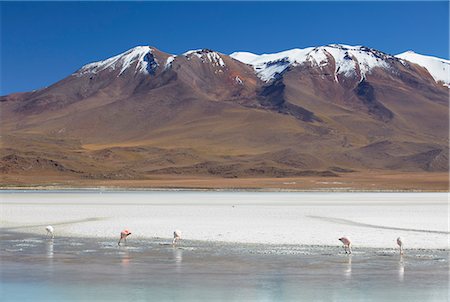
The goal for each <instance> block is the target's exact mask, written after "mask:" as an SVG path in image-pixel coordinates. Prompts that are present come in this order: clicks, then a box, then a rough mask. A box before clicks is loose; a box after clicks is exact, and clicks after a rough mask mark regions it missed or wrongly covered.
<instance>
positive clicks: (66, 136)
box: [0, 44, 449, 179]
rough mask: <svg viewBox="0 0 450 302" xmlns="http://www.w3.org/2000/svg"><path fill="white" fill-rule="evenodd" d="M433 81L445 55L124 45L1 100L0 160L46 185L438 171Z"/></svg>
mask: <svg viewBox="0 0 450 302" xmlns="http://www.w3.org/2000/svg"><path fill="white" fill-rule="evenodd" d="M421 66H422V67H421ZM447 73H448V61H447V60H442V59H437V58H430V57H426V56H421V55H417V54H412V53H406V54H401V55H399V56H398V57H397V56H392V55H389V54H386V53H383V52H381V51H378V50H375V49H371V48H367V47H364V46H347V45H334V44H333V45H327V46H320V47H311V48H305V49H293V50H288V51H283V52H280V53H275V54H264V55H256V54H252V53H248V52H238V53H233V54H232V55H231V56H228V55H226V54H223V53H220V52H217V51H214V50H210V49H199V50H191V51H187V52H185V53H182V54H169V53H165V52H162V51H160V50H158V49H156V48H155V47H150V46H138V47H135V48H132V49H130V50H128V51H125V52H123V53H121V54H118V55H116V56H113V57H111V58H108V59H105V60H102V61H99V62H94V63H90V64H87V65H84V66H83V67H81V68H80V69H79V70H78V71H76V72H74V73H73V74H71V75H69V76H68V77H66V78H64V79H62V80H61V81H59V82H57V83H55V84H53V85H51V86H49V87H45V88H43V89H40V90H36V91H32V92H26V93H19V94H12V95H8V96H3V97H1V98H0V112H1V119H0V127H1V129H2V132H3V133H4V135H3V134H2V143H4V144H3V145H4V146H5V147H0V152H1V153H2V154H4V155H2V156H3V157H0V164H1V166H3V167H6V168H3V170H2V171H7V173H10V174H11V175H13V174H14V173H16V174H18V175H20V174H21V173H30V171H29V169H30V168H29V167H34V168H33V169H34V170H33V171H34V172H35V173H36V175H42V174H45V173H49V174H48V175H53V176H55V175H56V176H55V177H56V178H57V179H59V178H58V177H59V176H61V174H64V176H65V177H69V178H80V179H102V178H105V179H114V178H121V177H122V178H130V179H145V178H147V177H154V176H155V175H160V174H173V175H177V176H180V175H194V174H195V175H210V176H214V177H219V176H222V177H231V178H235V177H243V176H244V177H255V176H257V177H260V176H264V177H288V176H299V175H316V176H317V175H321V176H335V175H336V174H339V173H351V171H355V170H357V171H369V170H371V171H372V170H377V171H378V170H380V171H382V170H386V171H392V170H398V171H422V172H423V171H448V123H449V118H448V112H449V111H448V109H449V107H448V106H449V104H448V93H449V90H448V88H447V87H444V86H443V85H442V83H448V78H446V74H447ZM446 79H447V80H446ZM49 150H50V152H49ZM105 169H106V170H105ZM105 171H106V172H105ZM16 174H14V175H16ZM14 175H13V177H14ZM27 175H28V174H27Z"/></svg>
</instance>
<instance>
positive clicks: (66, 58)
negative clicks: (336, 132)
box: [0, 1, 449, 95]
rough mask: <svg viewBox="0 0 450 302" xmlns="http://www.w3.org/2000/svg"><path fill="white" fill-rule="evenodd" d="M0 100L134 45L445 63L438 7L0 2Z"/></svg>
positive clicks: (444, 30) (442, 11)
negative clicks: (344, 50) (321, 51)
mask: <svg viewBox="0 0 450 302" xmlns="http://www.w3.org/2000/svg"><path fill="white" fill-rule="evenodd" d="M0 6H1V61H0V63H1V65H0V69H1V74H0V75H1V87H0V95H4V94H8V93H12V92H20V91H30V90H32V89H37V88H41V87H44V86H47V85H50V84H52V83H54V82H56V81H58V80H60V79H62V78H64V77H66V76H68V75H69V74H71V73H72V72H74V71H75V70H77V69H78V68H80V67H81V66H82V65H84V64H86V63H89V62H93V61H98V60H101V59H105V58H108V57H110V56H113V55H116V54H118V53H120V52H123V51H125V50H127V49H129V48H131V47H133V46H136V45H152V46H155V47H157V48H158V49H160V50H162V51H165V52H169V53H174V54H179V53H182V52H184V51H186V50H189V49H196V48H210V49H214V50H217V51H220V52H222V53H227V54H228V53H231V52H233V51H251V52H255V53H270V52H277V51H282V50H286V49H291V48H295V47H300V48H303V47H309V46H318V45H325V44H330V43H342V44H349V45H366V46H369V47H373V48H376V49H379V50H382V51H385V52H387V53H391V54H397V53H400V52H403V51H406V50H410V49H411V50H414V51H416V52H418V53H423V54H428V55H434V56H438V57H442V58H448V56H449V55H448V45H449V38H448V36H449V32H448V18H449V4H448V2H447V1H441V2H228V3H227V2H1V3H0Z"/></svg>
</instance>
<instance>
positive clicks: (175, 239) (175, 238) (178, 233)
mask: <svg viewBox="0 0 450 302" xmlns="http://www.w3.org/2000/svg"><path fill="white" fill-rule="evenodd" d="M180 239H181V231H180V230H175V232H173V241H172V245H175V244H176V243H177V242H178V240H180Z"/></svg>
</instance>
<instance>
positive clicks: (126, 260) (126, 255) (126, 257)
mask: <svg viewBox="0 0 450 302" xmlns="http://www.w3.org/2000/svg"><path fill="white" fill-rule="evenodd" d="M120 250H121V251H122V252H121V253H120V257H121V260H120V264H121V265H122V266H123V267H128V265H129V264H130V259H131V258H130V252H129V251H128V248H127V247H126V246H124V247H120Z"/></svg>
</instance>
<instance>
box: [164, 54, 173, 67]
mask: <svg viewBox="0 0 450 302" xmlns="http://www.w3.org/2000/svg"><path fill="white" fill-rule="evenodd" d="M175 57H176V56H170V57H168V58H167V61H166V64H164V69H168V68H170V67H172V62H173V60H175Z"/></svg>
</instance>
